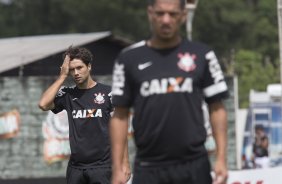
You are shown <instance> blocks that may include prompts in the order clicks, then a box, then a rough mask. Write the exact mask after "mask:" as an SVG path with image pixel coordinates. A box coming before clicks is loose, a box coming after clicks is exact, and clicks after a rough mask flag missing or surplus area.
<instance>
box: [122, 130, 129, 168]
mask: <svg viewBox="0 0 282 184" xmlns="http://www.w3.org/2000/svg"><path fill="white" fill-rule="evenodd" d="M127 129H128V128H127ZM123 163H124V164H129V155H128V139H127V138H126V140H125V147H124V153H123Z"/></svg>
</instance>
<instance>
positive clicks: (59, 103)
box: [52, 87, 67, 114]
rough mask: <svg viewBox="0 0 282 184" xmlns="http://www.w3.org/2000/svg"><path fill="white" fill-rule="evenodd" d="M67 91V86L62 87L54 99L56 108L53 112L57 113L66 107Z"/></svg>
mask: <svg viewBox="0 0 282 184" xmlns="http://www.w3.org/2000/svg"><path fill="white" fill-rule="evenodd" d="M66 93H67V88H66V87H61V89H60V90H59V91H58V92H57V95H56V97H55V99H54V104H55V108H54V109H52V112H53V113H55V114H57V113H59V112H61V111H62V110H64V109H65V104H66V100H65V97H66Z"/></svg>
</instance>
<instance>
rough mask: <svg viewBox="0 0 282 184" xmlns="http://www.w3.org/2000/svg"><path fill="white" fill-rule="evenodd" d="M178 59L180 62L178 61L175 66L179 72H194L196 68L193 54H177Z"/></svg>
mask: <svg viewBox="0 0 282 184" xmlns="http://www.w3.org/2000/svg"><path fill="white" fill-rule="evenodd" d="M178 58H179V59H180V60H179V61H178V63H177V65H178V67H179V68H180V69H181V70H184V71H185V72H190V71H193V70H195V68H196V64H195V59H196V55H195V54H189V53H188V52H185V53H184V54H181V53H179V54H178Z"/></svg>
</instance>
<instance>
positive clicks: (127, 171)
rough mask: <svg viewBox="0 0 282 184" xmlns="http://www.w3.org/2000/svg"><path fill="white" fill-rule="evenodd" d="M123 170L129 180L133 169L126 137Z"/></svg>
mask: <svg viewBox="0 0 282 184" xmlns="http://www.w3.org/2000/svg"><path fill="white" fill-rule="evenodd" d="M123 172H124V174H125V175H126V178H127V180H129V179H130V177H131V169H130V162H129V155H128V139H126V141H125V148H124V154H123Z"/></svg>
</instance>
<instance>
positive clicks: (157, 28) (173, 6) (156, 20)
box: [147, 0, 186, 40]
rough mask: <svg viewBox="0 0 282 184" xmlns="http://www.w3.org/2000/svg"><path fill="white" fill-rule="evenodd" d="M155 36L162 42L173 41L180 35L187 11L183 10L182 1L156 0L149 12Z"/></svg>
mask: <svg viewBox="0 0 282 184" xmlns="http://www.w3.org/2000/svg"><path fill="white" fill-rule="evenodd" d="M147 13H148V17H149V22H150V24H151V29H152V33H153V36H155V37H156V38H158V39H161V40H171V39H173V38H176V37H177V36H178V34H179V30H180V27H181V25H182V24H183V23H184V22H185V20H186V11H185V10H184V9H181V7H180V0H156V2H155V4H154V5H153V6H149V7H148V10H147Z"/></svg>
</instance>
